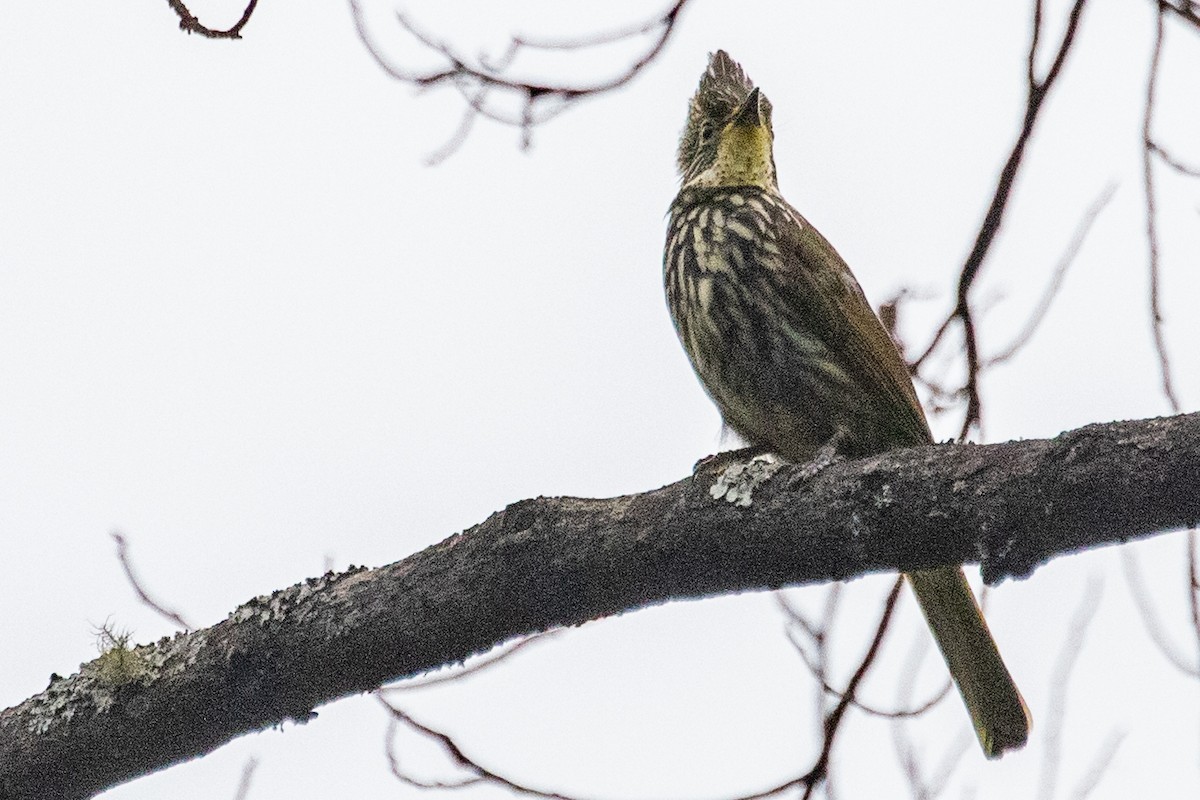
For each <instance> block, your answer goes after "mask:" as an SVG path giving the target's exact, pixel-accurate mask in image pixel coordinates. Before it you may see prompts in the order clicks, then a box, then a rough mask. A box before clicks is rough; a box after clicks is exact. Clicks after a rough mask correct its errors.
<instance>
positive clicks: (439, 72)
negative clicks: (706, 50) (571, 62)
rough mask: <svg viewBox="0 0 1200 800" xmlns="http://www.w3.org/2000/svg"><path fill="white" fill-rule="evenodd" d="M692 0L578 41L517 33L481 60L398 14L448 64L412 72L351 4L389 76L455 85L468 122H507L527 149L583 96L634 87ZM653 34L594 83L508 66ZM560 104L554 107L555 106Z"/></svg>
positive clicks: (402, 25)
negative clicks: (503, 104) (537, 53)
mask: <svg viewBox="0 0 1200 800" xmlns="http://www.w3.org/2000/svg"><path fill="white" fill-rule="evenodd" d="M689 1H690V0H675V1H674V2H673V3H671V4H670V5H669V6H668V7H667V8H666V9H665V10H664V11H662V12H660V13H658V14H656V15H655V16H653V17H651V18H650V19H648V20H646V21H645V22H642V23H638V24H635V25H630V26H626V27H623V28H621V29H618V30H614V31H610V32H606V33H599V34H596V35H594V36H589V37H584V38H580V39H561V40H555V39H538V38H537V37H531V36H521V35H514V36H512V37H510V39H509V42H508V44H507V46H506V47H505V49H504V52H503V53H502V54H501V55H500V56H499V57H498V58H490V57H488V56H486V55H485V56H481V57H477V58H475V59H470V58H467V57H466V56H464V55H462V54H461V53H460V52H458V51H457V50H455V49H454V48H453V47H452V46H451V45H450V44H448V43H446V42H443V41H439V40H437V39H436V38H435V37H434V36H433V35H432V34H430V33H428V32H426V31H424V30H423V29H422V28H421V27H420V25H418V24H417V23H416V21H415V20H413V19H412V18H411V17H409V16H408V15H406V14H404V13H402V12H399V11H398V12H396V23H397V27H398V30H399V31H401V32H403V33H405V34H406V35H407V36H409V37H411V38H412V39H414V40H416V42H417V43H418V44H420V45H421V46H422V47H423V48H425V49H426V50H429V51H432V52H433V53H436V54H437V55H438V56H439V57H440V58H441V59H442V61H443V62H445V65H444V66H443V67H441V68H438V69H433V70H424V71H422V70H414V69H410V68H408V67H405V66H402V65H400V64H399V63H397V62H396V61H394V60H393V59H392V58H390V57H389V56H388V55H387V54H386V53H385V52H384V50H383V48H382V47H381V45H380V44H379V43H378V42H377V41H376V40H375V38H374V37H373V36H372V34H371V32H370V31H369V29H368V25H367V22H366V17H365V14H364V12H363V8H362V5H361V0H349V3H350V11H351V14H352V16H353V18H354V24H355V29H356V30H357V32H358V36H359V39H361V40H362V43H363V45H364V46H365V47H366V48H367V51H368V52H369V53H370V54H371V57H372V58H374V59H375V62H376V64H378V65H379V67H380V69H382V70H383V71H384V72H385V73H387V75H388V76H389V77H391V78H393V79H394V80H397V81H400V82H402V83H408V84H411V85H413V86H416V87H418V88H431V87H435V86H440V85H450V86H453V87H454V88H456V89H457V90H458V91H459V92H460V93H461V94H462V95H463V98H464V100H465V101H466V104H467V111H466V114H467V116H468V117H470V118H472V119H473V118H474V117H476V116H482V117H485V118H487V119H490V120H493V121H495V122H498V123H500V124H503V125H509V126H512V127H515V128H518V129H520V130H521V132H522V143H523V147H528V145H529V141H530V137H531V135H532V134H531V132H532V129H533V127H534V126H535V125H538V124H541V123H543V122H545V121H546V120H548V119H549V118H550V117H552V116H554V115H556V114H558V113H560V112H561V111H563V110H564V109H565V108H566V107H567V106H568V105H569V104H572V103H574V102H576V101H578V100H581V99H583V98H585V97H593V96H596V95H600V94H603V93H606V92H610V91H613V90H614V89H618V88H620V87H623V86H625V85H627V84H628V83H630V82H631V81H632V80H633V79H634V78H636V77H637V76H638V75H639V74H640V73H641V72H642V71H643V70H644V69H645V68H646V67H648V66H649V65H650V64H651V62H653V61H654V60H655V59H656V58H658V56H659V55H660V54H661V53H662V51H663V48H664V47H666V44H667V42H668V41H669V40H670V38H671V35H672V34H673V33H674V32H675V28H676V24H677V22H678V20H679V15H680V14H681V13H682V12H683V10H684V8H685V7H686V6H687V4H688V2H689ZM644 36H652V37H653V38H652V39H651V41H650V42H649V43H648V45H647V47H646V49H645V50H644V51H643V52H642V54H641V55H640V56H638V57H637V58H636V59H635V60H634V61H633V63H632V64H630V65H629V66H627V67H626V68H625V69H624V70H623V71H621V72H619V73H618V74H617V75H615V76H613V77H611V78H607V79H602V80H596V81H592V82H590V83H588V82H584V83H556V82H546V81H539V80H533V79H531V78H522V77H512V76H510V75H508V74H507V72H508V69H509V68H510V67H511V65H512V64H513V62H515V61H516V59H517V58H518V56H519V55H520V53H521V52H522V51H524V50H562V51H579V50H587V49H590V48H594V47H599V46H603V45H608V44H612V43H614V42H619V41H625V40H629V39H635V38H639V37H644ZM493 95H501V96H505V97H509V98H516V99H517V100H518V101H519V103H520V110H519V111H518V112H516V113H513V112H511V111H504V110H501V109H500V107H499V106H496V105H493V104H491V102H490V99H491V97H492V96H493ZM553 104H556V105H553ZM470 128H471V123H469V122H468V121H467V119H466V118H464V120H463V121H462V122H461V123H460V124H459V128H458V130H457V131H456V132H455V133H454V135H453V136H452V137H451V138H450V139H449V141H447V143H446V144H445V145H443V146H442V147H441V148H439V149H438V151H437V152H436V153H435V154H433V155H432V156H431V157H430V159H429V160H430V161H434V162H437V161H441V160H444V159H445V158H447V157H448V156H449V155H450V154H452V153H453V152H454V151H455V150H457V148H458V147H459V146H461V144H462V142H463V141H464V140H465V137H466V135H467V133H468V132H469V130H470Z"/></svg>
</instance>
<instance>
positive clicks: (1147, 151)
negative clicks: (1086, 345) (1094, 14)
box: [1142, 3, 1180, 414]
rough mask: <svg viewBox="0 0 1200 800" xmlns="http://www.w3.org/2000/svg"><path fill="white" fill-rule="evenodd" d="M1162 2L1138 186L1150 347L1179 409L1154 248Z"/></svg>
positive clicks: (1170, 400) (1164, 387)
mask: <svg viewBox="0 0 1200 800" xmlns="http://www.w3.org/2000/svg"><path fill="white" fill-rule="evenodd" d="M1166 15H1167V8H1166V7H1165V4H1163V3H1160V4H1159V5H1158V13H1157V14H1155V17H1154V47H1153V49H1152V51H1151V56H1150V74H1149V75H1148V76H1147V78H1146V102H1145V104H1144V106H1143V113H1142V186H1143V188H1144V190H1145V195H1146V245H1147V247H1148V248H1149V264H1148V267H1149V270H1150V332H1151V334H1152V336H1153V338H1154V350H1155V352H1157V353H1158V368H1159V374H1160V376H1161V381H1162V392H1163V395H1164V396H1165V397H1166V398H1167V403H1168V404H1169V405H1170V407H1171V410H1172V411H1173V412H1174V413H1176V414H1178V413H1179V407H1180V406H1179V398H1178V397H1177V396H1176V394H1175V385H1174V381H1173V379H1172V377H1171V360H1170V357H1169V355H1168V354H1167V342H1166V337H1165V335H1164V333H1163V315H1162V303H1161V300H1160V294H1161V277H1162V276H1161V274H1160V268H1159V252H1158V220H1157V216H1158V215H1157V209H1156V207H1155V206H1156V203H1155V199H1154V163H1153V159H1152V158H1151V156H1152V155H1153V154H1154V152H1155V149H1154V138H1153V135H1152V133H1151V128H1152V127H1153V122H1154V101H1155V97H1156V95H1157V92H1158V71H1159V66H1160V64H1161V63H1162V51H1163V40H1164V37H1165V35H1166V25H1165V21H1166Z"/></svg>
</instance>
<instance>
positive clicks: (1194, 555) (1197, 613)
mask: <svg viewBox="0 0 1200 800" xmlns="http://www.w3.org/2000/svg"><path fill="white" fill-rule="evenodd" d="M1197 538H1198V537H1197V536H1196V527H1195V526H1192V527H1191V528H1188V532H1187V560H1188V607H1189V608H1190V610H1191V612H1192V631H1193V632H1194V633H1195V634H1196V651H1197V658H1196V665H1197V671H1200V553H1198V552H1197V550H1200V542H1198V541H1197Z"/></svg>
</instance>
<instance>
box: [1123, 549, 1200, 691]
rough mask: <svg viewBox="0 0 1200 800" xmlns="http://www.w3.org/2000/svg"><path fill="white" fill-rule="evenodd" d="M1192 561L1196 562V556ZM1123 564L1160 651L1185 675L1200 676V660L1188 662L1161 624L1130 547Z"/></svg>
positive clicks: (1151, 636) (1144, 619)
mask: <svg viewBox="0 0 1200 800" xmlns="http://www.w3.org/2000/svg"><path fill="white" fill-rule="evenodd" d="M1189 545H1190V542H1189ZM1192 561H1193V562H1194V558H1193V559H1192ZM1121 566H1122V567H1123V568H1124V571H1125V581H1126V583H1128V584H1129V593H1130V594H1131V595H1132V596H1133V601H1134V605H1136V606H1137V609H1138V613H1139V614H1140V615H1141V617H1142V623H1143V624H1144V625H1145V626H1146V633H1148V634H1149V635H1150V638H1151V639H1152V640H1153V641H1154V644H1156V645H1157V646H1158V649H1159V652H1161V653H1162V654H1163V656H1164V657H1166V659H1167V661H1170V662H1171V664H1172V665H1173V666H1174V667H1175V668H1176V669H1177V670H1179V671H1180V672H1182V673H1183V674H1184V675H1188V676H1190V677H1192V678H1200V662H1197V663H1195V664H1192V663H1188V659H1187V657H1186V656H1184V655H1183V654H1182V653H1180V652H1179V650H1178V648H1177V647H1176V645H1175V643H1174V642H1172V641H1171V639H1170V637H1169V636H1167V633H1166V631H1164V630H1163V628H1162V626H1161V625H1160V624H1159V622H1158V614H1157V613H1155V611H1154V608H1153V606H1151V604H1150V593H1149V592H1148V591H1147V590H1146V585H1145V583H1143V582H1142V572H1141V568H1140V567H1139V566H1138V562H1137V556H1136V555H1134V553H1133V551H1132V550H1131V549H1130V548H1128V547H1125V548H1122V549H1121ZM1192 596H1193V597H1194V596H1195V589H1193V590H1192Z"/></svg>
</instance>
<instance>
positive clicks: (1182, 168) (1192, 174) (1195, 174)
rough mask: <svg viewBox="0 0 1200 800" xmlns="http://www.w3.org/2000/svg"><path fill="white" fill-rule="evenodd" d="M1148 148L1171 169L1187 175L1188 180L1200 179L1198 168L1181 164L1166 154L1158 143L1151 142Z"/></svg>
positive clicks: (1199, 168)
mask: <svg viewBox="0 0 1200 800" xmlns="http://www.w3.org/2000/svg"><path fill="white" fill-rule="evenodd" d="M1148 146H1149V148H1150V150H1151V151H1152V152H1153V153H1154V155H1156V156H1158V157H1159V158H1160V159H1161V160H1162V162H1163V163H1164V164H1166V165H1167V166H1168V167H1170V168H1171V169H1173V170H1175V171H1176V172H1178V173H1180V174H1182V175H1187V176H1188V177H1189V178H1200V167H1193V166H1191V165H1190V164H1185V163H1183V161H1181V160H1179V159H1178V158H1176V157H1175V156H1174V155H1173V154H1171V153H1170V152H1168V151H1167V149H1166V148H1164V147H1163V146H1162V145H1160V144H1159V143H1158V142H1154V141H1152V142H1150V143H1149V145H1148Z"/></svg>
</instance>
